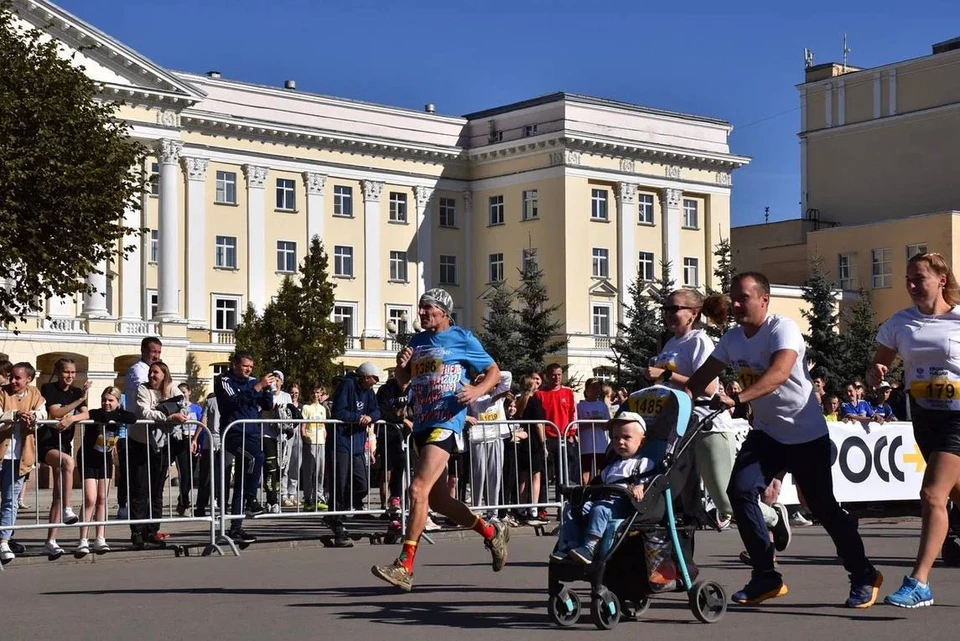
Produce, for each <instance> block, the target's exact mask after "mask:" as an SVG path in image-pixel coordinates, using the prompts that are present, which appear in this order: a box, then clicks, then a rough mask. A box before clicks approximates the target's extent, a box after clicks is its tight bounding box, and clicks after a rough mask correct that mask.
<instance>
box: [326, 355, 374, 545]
mask: <svg viewBox="0 0 960 641" xmlns="http://www.w3.org/2000/svg"><path fill="white" fill-rule="evenodd" d="M380 378H381V373H380V370H379V369H378V368H377V366H376V365H374V364H373V363H371V362H370V361H367V362H365V363H363V364H362V365H360V367H358V368H357V371H356V372H353V373H350V374H347V375H346V376H344V377H343V380H342V381H341V382H340V385H339V386H338V387H337V391H336V392H335V393H334V395H333V418H334V419H335V420H338V421H343V425H334V426H333V427H334V431H335V434H336V436H335V437H334V446H333V447H331V448H329V451H330V457H331V464H332V465H333V467H332V468H331V469H332V470H333V473H332V474H331V475H330V483H331V491H330V498H331V500H332V501H333V503H332V507H333V510H334V511H337V512H343V511H349V510H360V509H363V499H364V498H366V496H367V490H368V488H367V475H368V471H367V459H366V457H365V456H364V451H365V448H366V445H367V428H368V427H372V426H373V424H374V423H376V422H377V421H379V420H380V407H379V405H378V403H377V395H376V394H375V393H374V391H373V386H374V385H376V384H377V383H378V382H379V381H380ZM331 526H332V527H333V532H334V544H335V545H336V546H337V547H350V546H352V545H353V544H352V543H351V542H350V539H349V538H348V537H347V536H346V531H345V530H344V527H343V520H342V519H341V518H340V517H334V518H333V520H332V521H331Z"/></svg>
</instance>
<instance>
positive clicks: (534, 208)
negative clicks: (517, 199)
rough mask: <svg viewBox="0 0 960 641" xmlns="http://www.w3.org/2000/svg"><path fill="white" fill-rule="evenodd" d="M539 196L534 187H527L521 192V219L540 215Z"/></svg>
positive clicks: (534, 218) (532, 218) (529, 218)
mask: <svg viewBox="0 0 960 641" xmlns="http://www.w3.org/2000/svg"><path fill="white" fill-rule="evenodd" d="M539 201H540V196H539V194H538V193H537V190H536V189H527V190H525V191H524V192H523V220H536V219H537V218H539V217H540V211H539Z"/></svg>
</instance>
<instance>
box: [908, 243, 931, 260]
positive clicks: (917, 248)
mask: <svg viewBox="0 0 960 641" xmlns="http://www.w3.org/2000/svg"><path fill="white" fill-rule="evenodd" d="M926 253H927V244H926V243H921V244H919V245H907V262H909V261H910V259H911V258H913V257H914V256H918V255H920V254H926Z"/></svg>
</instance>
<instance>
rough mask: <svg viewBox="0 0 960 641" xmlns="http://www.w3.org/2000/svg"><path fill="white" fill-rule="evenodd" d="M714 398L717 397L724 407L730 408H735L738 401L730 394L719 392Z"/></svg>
mask: <svg viewBox="0 0 960 641" xmlns="http://www.w3.org/2000/svg"><path fill="white" fill-rule="evenodd" d="M714 398H715V399H717V402H719V403H720V405H721V406H723V407H728V408H730V409H733V408H734V407H736V406H737V402H736V401H735V400H733V399H732V398H730V397H729V396H727V395H726V394H717V395H716V396H714Z"/></svg>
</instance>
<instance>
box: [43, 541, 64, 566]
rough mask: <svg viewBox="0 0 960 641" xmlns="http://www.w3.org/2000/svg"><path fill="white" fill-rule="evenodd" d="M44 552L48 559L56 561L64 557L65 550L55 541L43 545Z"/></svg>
mask: <svg viewBox="0 0 960 641" xmlns="http://www.w3.org/2000/svg"><path fill="white" fill-rule="evenodd" d="M43 551H44V552H46V553H47V558H48V559H50V560H51V561H56V560H57V559H59V558H60V557H61V556H63V548H62V547H60V546H59V545H58V544H57V542H56V541H55V540H51V541H47V542H46V543H44V544H43Z"/></svg>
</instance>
